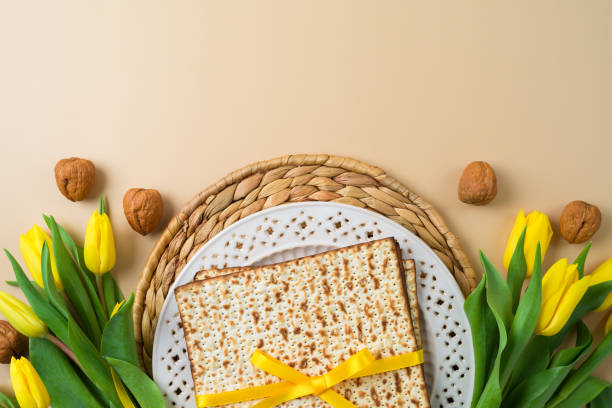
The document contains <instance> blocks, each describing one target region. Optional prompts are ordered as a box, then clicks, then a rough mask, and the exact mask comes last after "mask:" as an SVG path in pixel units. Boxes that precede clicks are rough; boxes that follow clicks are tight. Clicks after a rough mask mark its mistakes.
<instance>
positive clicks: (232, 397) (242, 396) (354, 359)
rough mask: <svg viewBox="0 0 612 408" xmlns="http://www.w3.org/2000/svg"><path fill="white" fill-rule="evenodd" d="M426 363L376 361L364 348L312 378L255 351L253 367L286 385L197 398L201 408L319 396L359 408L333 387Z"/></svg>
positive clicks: (419, 355) (415, 356)
mask: <svg viewBox="0 0 612 408" xmlns="http://www.w3.org/2000/svg"><path fill="white" fill-rule="evenodd" d="M422 363H423V350H418V351H413V352H410V353H404V354H400V355H398V356H393V357H389V358H383V359H380V360H376V359H374V356H372V353H370V351H369V350H368V349H367V348H365V349H363V350H361V351H359V352H358V353H356V354H354V355H353V356H351V357H350V358H349V359H348V360H346V361H344V362H343V363H341V364H340V365H338V366H337V367H336V368H333V369H331V370H330V371H329V372H327V373H326V374H323V375H320V376H317V377H309V376H307V375H306V374H303V373H301V372H299V371H297V370H295V369H294V368H292V367H290V366H288V365H287V364H285V363H283V362H281V361H279V360H277V359H275V358H274V357H271V356H270V355H268V354H266V353H264V352H263V351H259V350H257V351H255V352H254V353H253V356H252V357H251V364H253V365H254V366H255V367H257V368H259V369H261V370H263V371H265V372H267V373H268V374H272V375H274V376H276V377H279V378H281V379H283V380H285V381H281V382H279V383H275V384H269V385H262V386H258V387H250V388H245V389H242V390H236V391H227V392H221V393H217V394H206V395H196V404H197V406H198V408H204V407H216V406H219V405H227V404H235V403H238V402H243V401H252V400H262V401H260V402H258V403H257V404H255V405H253V407H252V408H270V407H274V406H277V405H279V404H282V403H283V402H286V401H290V400H293V399H296V398H300V397H304V396H306V395H311V394H312V395H316V396H317V397H319V398H321V399H322V400H324V401H325V402H327V403H328V404H329V405H331V406H332V407H334V408H357V407H356V406H355V405H354V404H352V403H351V402H350V401H348V400H347V399H346V398H344V397H343V396H341V395H340V394H338V393H337V392H335V391H333V390H332V389H331V387H333V386H334V385H336V384H339V383H341V382H342V381H344V380H348V379H349V378H358V377H366V376H369V375H374V374H379V373H384V372H387V371H395V370H399V369H400V368H405V367H412V366H415V365H418V364H422Z"/></svg>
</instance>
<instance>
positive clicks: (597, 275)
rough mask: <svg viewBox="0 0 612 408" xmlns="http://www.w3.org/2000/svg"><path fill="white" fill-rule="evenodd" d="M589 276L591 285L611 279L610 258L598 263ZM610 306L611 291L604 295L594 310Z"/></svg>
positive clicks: (611, 302) (611, 267)
mask: <svg viewBox="0 0 612 408" xmlns="http://www.w3.org/2000/svg"><path fill="white" fill-rule="evenodd" d="M589 276H590V277H591V282H593V283H592V285H596V284H598V283H601V282H606V281H610V280H612V258H610V259H608V260H607V261H605V262H604V263H602V264H601V265H599V266H598V267H597V268H596V269H595V270H594V271H593V273H591V274H590V275H589ZM610 306H612V293H611V294H609V295H608V297H606V299H605V300H604V301H603V303H602V304H601V305H600V306H599V307H598V308H597V309H595V311H596V312H603V311H604V310H606V309H608V308H609V307H610Z"/></svg>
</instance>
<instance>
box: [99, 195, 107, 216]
mask: <svg viewBox="0 0 612 408" xmlns="http://www.w3.org/2000/svg"><path fill="white" fill-rule="evenodd" d="M105 212H106V208H105V206H104V197H103V196H100V212H99V214H100V215H102V214H104V213H105Z"/></svg>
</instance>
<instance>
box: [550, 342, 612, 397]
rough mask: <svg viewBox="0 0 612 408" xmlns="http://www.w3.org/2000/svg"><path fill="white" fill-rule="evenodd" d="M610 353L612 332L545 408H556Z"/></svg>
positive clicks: (611, 349)
mask: <svg viewBox="0 0 612 408" xmlns="http://www.w3.org/2000/svg"><path fill="white" fill-rule="evenodd" d="M611 352H612V331H610V332H608V334H607V335H606V337H604V339H603V340H602V341H601V343H599V345H598V346H597V347H596V348H595V350H594V351H593V353H591V355H590V356H589V357H588V358H587V359H586V360H585V361H584V362H583V363H582V364H580V367H578V369H576V370H575V371H574V372H573V373H572V374H571V375H570V376H569V377H568V378H567V380H566V381H565V382H564V383H563V386H562V387H561V389H560V390H559V392H558V393H557V394H556V395H555V397H554V398H553V399H552V400H551V401H550V402H549V403H548V404H547V405H546V408H553V407H556V406H558V405H559V404H560V403H561V402H562V401H564V400H565V399H567V398H568V397H569V396H570V395H571V394H572V393H573V392H574V390H576V388H578V387H579V386H580V384H582V382H583V381H585V380H586V379H587V377H589V375H590V374H591V373H592V372H593V370H594V369H595V368H596V367H597V366H598V365H599V364H600V363H601V362H602V361H603V360H604V359H605V358H606V357H607V356H608V355H609V354H610V353H611Z"/></svg>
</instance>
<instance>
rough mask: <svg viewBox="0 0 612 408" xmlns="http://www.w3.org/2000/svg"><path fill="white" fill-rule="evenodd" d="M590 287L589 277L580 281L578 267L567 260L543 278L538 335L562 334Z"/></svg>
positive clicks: (554, 266) (558, 263)
mask: <svg viewBox="0 0 612 408" xmlns="http://www.w3.org/2000/svg"><path fill="white" fill-rule="evenodd" d="M590 285H591V278H590V277H589V276H585V277H583V278H582V279H578V267H577V265H576V264H571V265H568V264H567V259H561V260H559V261H557V262H555V264H554V265H553V266H551V267H550V269H549V270H548V271H547V272H546V274H545V275H544V278H543V279H542V308H541V309H540V316H539V318H538V324H537V325H536V329H535V333H536V334H539V335H542V336H554V335H555V334H557V333H559V331H560V330H561V329H562V328H563V326H565V324H566V323H567V321H568V320H569V318H570V316H571V315H572V312H573V311H574V309H575V308H576V306H577V305H578V302H580V300H581V299H582V297H583V296H584V294H585V292H586V291H587V289H588V288H589V286H590Z"/></svg>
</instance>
